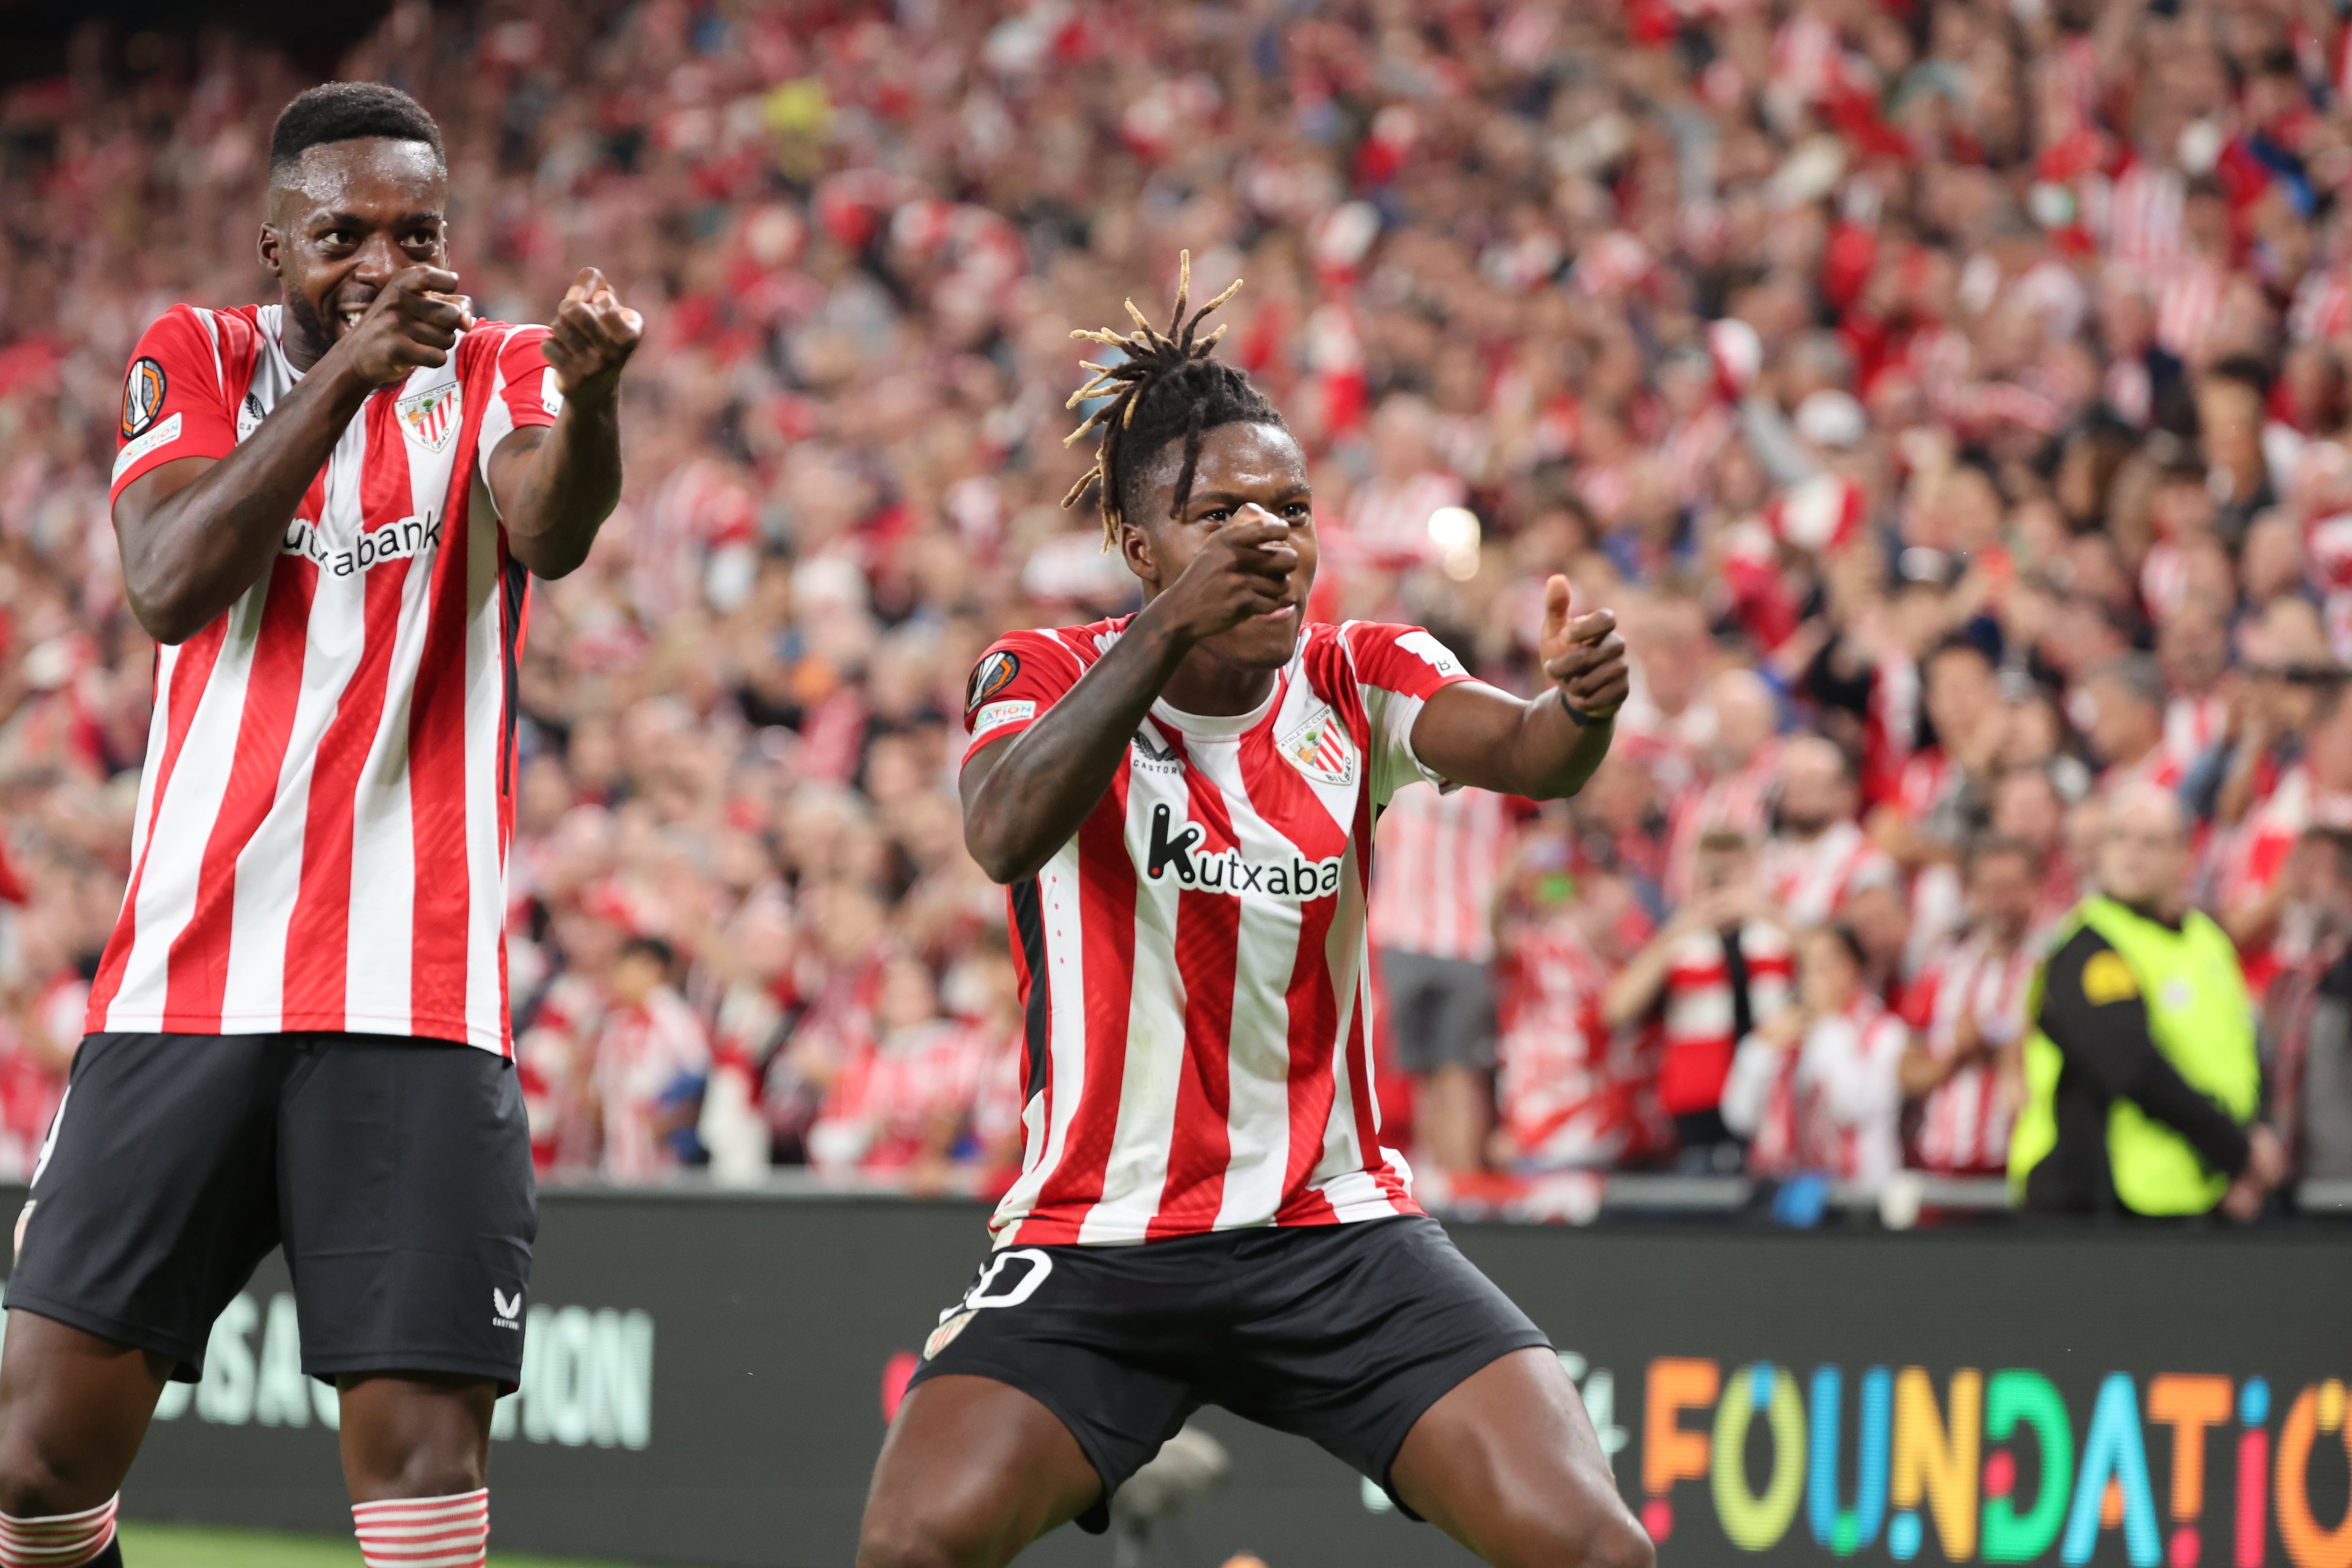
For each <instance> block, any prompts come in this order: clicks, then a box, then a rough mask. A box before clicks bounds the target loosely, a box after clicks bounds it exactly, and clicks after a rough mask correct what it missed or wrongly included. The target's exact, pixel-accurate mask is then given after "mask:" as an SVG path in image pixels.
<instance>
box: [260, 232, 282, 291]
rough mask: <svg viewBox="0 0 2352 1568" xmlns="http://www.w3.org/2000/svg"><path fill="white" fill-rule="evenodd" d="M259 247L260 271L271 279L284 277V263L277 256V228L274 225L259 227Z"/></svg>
mask: <svg viewBox="0 0 2352 1568" xmlns="http://www.w3.org/2000/svg"><path fill="white" fill-rule="evenodd" d="M259 245H260V250H261V269H262V270H263V271H264V272H267V273H268V274H269V275H270V276H271V277H272V278H283V277H285V276H286V263H285V260H284V258H281V257H280V256H279V255H278V226H277V225H276V224H274V223H266V224H263V225H262V226H261V239H260V242H259Z"/></svg>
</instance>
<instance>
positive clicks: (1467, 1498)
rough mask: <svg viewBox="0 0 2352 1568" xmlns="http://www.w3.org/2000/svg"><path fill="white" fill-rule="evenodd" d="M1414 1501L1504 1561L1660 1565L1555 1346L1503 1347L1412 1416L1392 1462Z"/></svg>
mask: <svg viewBox="0 0 2352 1568" xmlns="http://www.w3.org/2000/svg"><path fill="white" fill-rule="evenodd" d="M1390 1484H1391V1487H1392V1488H1393V1489H1395V1492H1396V1495H1397V1497H1398V1498H1399V1499H1400V1500H1402V1502H1403V1503H1404V1504H1405V1505H1406V1506H1407V1507H1408V1508H1410V1509H1412V1510H1413V1511H1414V1512H1415V1513H1418V1514H1420V1515H1421V1516H1422V1517H1423V1519H1426V1520H1428V1521H1430V1522H1431V1523H1433V1524H1435V1525H1436V1526H1438V1528H1440V1529H1441V1530H1444V1531H1445V1532H1446V1533H1447V1534H1448V1535H1451V1536H1453V1537H1454V1539H1455V1540H1456V1541H1459V1542H1462V1543H1463V1544H1464V1545H1465V1546H1466V1547H1468V1548H1469V1549H1470V1550H1471V1551H1473V1552H1476V1553H1478V1555H1479V1556H1481V1557H1483V1558H1485V1559H1486V1561H1487V1562H1489V1563H1496V1564H1498V1565H1500V1568H1580V1565H1587V1568H1653V1565H1654V1561H1655V1554H1654V1552H1653V1551H1652V1549H1651V1546H1650V1541H1649V1537H1648V1536H1646V1535H1644V1534H1643V1531H1642V1527H1641V1526H1640V1525H1639V1524H1638V1523H1636V1522H1635V1521H1634V1519H1633V1512H1632V1510H1629V1509H1628V1508H1627V1507H1626V1506H1625V1502H1624V1500H1623V1499H1622V1497H1621V1496H1620V1495H1619V1494H1618V1491H1617V1483H1616V1480H1615V1479H1614V1478H1613V1477H1612V1474H1611V1473H1610V1468H1609V1459H1608V1456H1607V1454H1606V1453H1604V1452H1603V1451H1602V1449H1601V1440H1600V1438H1599V1436H1597V1435H1596V1434H1595V1433H1594V1432H1593V1429H1592V1422H1591V1418H1590V1417H1588V1416H1587V1415H1585V1412H1584V1405H1583V1402H1582V1401H1581V1400H1580V1399H1579V1398H1578V1397H1577V1393H1576V1385H1575V1384H1573V1383H1572V1382H1570V1380H1569V1376H1568V1373H1567V1372H1566V1371H1565V1370H1564V1369H1563V1368H1562V1367H1561V1366H1560V1364H1559V1357H1558V1356H1556V1355H1554V1354H1553V1353H1552V1352H1550V1351H1549V1350H1538V1349H1528V1350H1521V1351H1517V1352H1513V1353H1511V1354H1509V1355H1507V1356H1503V1357H1501V1358H1499V1359H1498V1360H1496V1361H1494V1362H1492V1363H1488V1364H1487V1365H1486V1366H1485V1367H1483V1368H1481V1369H1480V1370H1479V1371H1478V1372H1476V1373H1473V1374H1472V1375H1471V1376H1469V1377H1468V1378H1465V1380H1464V1381H1463V1382H1462V1383H1461V1384H1459V1385H1457V1386H1456V1387H1455V1388H1454V1389H1453V1390H1452V1391H1451V1392H1450V1393H1448V1394H1445V1395H1444V1397H1443V1398H1441V1399H1440V1400H1438V1401H1437V1403H1436V1404H1434V1405H1431V1406H1430V1407H1429V1410H1428V1411H1427V1413H1426V1414H1424V1415H1423V1416H1422V1417H1421V1419H1420V1420H1419V1421H1417V1422H1415V1423H1414V1424H1413V1427H1412V1431H1411V1432H1410V1433H1408V1434H1407V1435H1406V1436H1405V1440H1404V1446H1403V1447H1402V1448H1400V1449H1399V1450H1398V1451H1397V1456H1396V1461H1395V1463H1394V1465H1393V1466H1392V1467H1391V1470H1390Z"/></svg>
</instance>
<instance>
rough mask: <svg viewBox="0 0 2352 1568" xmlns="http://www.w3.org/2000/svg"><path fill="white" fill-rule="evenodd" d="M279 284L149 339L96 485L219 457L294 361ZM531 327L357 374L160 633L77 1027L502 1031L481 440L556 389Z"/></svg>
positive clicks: (501, 710)
mask: <svg viewBox="0 0 2352 1568" xmlns="http://www.w3.org/2000/svg"><path fill="white" fill-rule="evenodd" d="M278 312H279V307H278V306H276V305H264V306H245V307H242V308H240V309H238V310H198V309H194V308H192V307H190V306H185V305H179V306H174V307H173V309H172V310H170V311H168V312H167V313H166V314H165V315H164V316H163V318H162V319H161V320H159V321H156V322H155V324H154V325H153V326H152V327H150V328H148V329H147V332H146V335H145V336H143V337H142V338H141V339H140V342H139V348H138V353H137V356H136V357H135V358H134V359H133V360H132V362H131V375H130V384H129V386H128V389H127V390H126V392H125V394H124V398H123V424H122V439H123V446H122V448H121V455H120V456H119V457H118V458H116V461H115V465H114V494H115V495H116V496H118V497H119V496H121V493H122V489H123V487H125V486H126V485H129V484H131V482H132V481H134V480H136V479H139V478H140V477H141V476H142V475H143V474H145V473H147V472H148V471H149V470H150V469H152V468H158V467H161V466H162V465H163V464H166V463H171V462H175V461H177V460H179V459H180V458H224V457H226V456H227V455H228V454H229V453H230V452H232V451H233V450H235V449H236V446H237V444H238V443H239V442H241V441H243V440H245V439H246V438H247V437H249V436H251V435H252V434H253V432H254V430H255V429H256V428H257V427H258V426H259V425H260V424H261V421H262V420H263V419H264V418H265V417H266V416H268V413H269V411H270V410H271V409H272V408H273V407H275V406H276V405H277V404H278V401H279V400H280V399H281V398H283V397H285V396H286V395H288V394H289V393H290V392H291V391H292V390H293V388H294V385H295V384H296V382H297V381H298V380H299V373H298V372H297V371H296V370H295V369H294V368H293V366H292V365H291V364H290V363H289V362H288V361H287V358H286V352H285V348H284V345H283V343H282V342H281V339H280V331H279V316H278ZM545 336H546V330H545V329H544V328H541V327H510V326H507V325H504V324H501V323H499V322H483V323H481V324H478V325H477V326H476V327H474V328H473V329H472V330H471V331H467V333H465V334H464V335H463V336H462V337H461V338H460V339H459V340H458V343H457V349H456V351H455V352H454V353H451V354H450V356H449V359H448V363H446V364H444V365H441V366H440V367H438V368H436V369H419V370H417V371H416V372H415V374H411V375H410V376H409V377H408V378H407V379H406V380H405V381H404V382H400V383H398V384H394V385H391V386H387V387H385V388H383V390H382V391H379V392H378V393H376V394H375V395H373V396H372V397H370V398H369V399H368V400H367V402H366V404H365V405H363V406H362V410H361V412H360V414H359V416H357V417H356V418H354V419H353V420H352V423H351V426H350V427H349V428H347V429H346V430H345V431H344V432H343V434H342V436H341V439H340V440H338V441H337V443H336V445H335V448H334V450H333V452H332V453H331V455H330V456H329V457H328V459H327V463H326V466H325V467H324V468H320V471H319V473H318V476H317V477H316V478H315V479H312V480H311V483H310V490H309V491H308V493H307V494H305V495H304V497H303V498H302V500H301V501H300V502H299V505H298V506H297V507H296V509H295V515H294V518H293V520H292V521H289V523H288V524H287V527H286V536H285V540H284V542H283V544H282V546H281V547H280V550H279V552H278V557H277V560H276V561H275V562H274V563H272V564H271V567H270V570H269V572H268V574H267V575H265V576H264V577H263V578H262V579H261V580H260V581H259V582H257V583H256V584H254V585H253V586H252V587H251V588H249V589H247V591H246V593H245V595H243V596H242V597H241V598H239V599H238V600H237V601H236V604H235V605H231V606H230V607H229V609H228V610H227V611H226V613H224V614H223V615H222V616H219V617H218V618H217V619H215V621H214V622H213V623H212V624H211V625H210V626H206V627H205V628H204V629H203V630H202V631H200V632H198V633H197V634H196V635H195V636H194V637H190V638H189V639H188V640H187V641H186V642H184V643H182V644H180V645H178V646H177V647H166V648H163V650H161V653H160V655H159V657H158V658H157V663H156V674H155V713H154V721H153V724H152V729H151V731H150V733H149V739H148V748H147V766H146V773H145V776H144V777H143V778H142V781H141V784H140V790H139V805H138V815H137V817H136V825H135V826H134V828H133V837H132V842H131V865H132V869H131V882H130V889H129V891H128V893H127V894H126V895H125V897H124V900H123V905H122V912H121V917H120V919H119V920H118V921H117V923H116V925H115V929H114V934H113V936H112V938H111V939H110V941H109V942H108V943H107V947H106V954H105V958H104V960H103V961H102V962H101V963H100V968H99V973H98V978H97V981H96V983H95V984H94V985H93V987H92V990H91V994H90V1006H89V1028H90V1029H91V1030H92V1031H100V1030H133V1031H169V1032H173V1033H182V1034H200V1035H201V1034H260V1033H271V1032H275V1031H278V1030H295V1029H326V1030H349V1031H352V1032H355V1033H361V1034H383V1035H418V1036H425V1037H431V1038H435V1039H446V1040H461V1041H465V1042H467V1043H468V1044H471V1045H475V1046H478V1047H482V1048H483V1049H485V1050H492V1051H504V1050H506V1049H507V1048H508V1016H507V998H506V947H505V943H504V942H502V941H501V940H500V935H501V922H502V918H503V915H504V897H505V893H504V889H505V882H506V856H507V842H508V839H509V836H510V834H511V831H512V824H513V802H512V792H511V789H510V787H509V785H510V782H511V781H510V777H509V775H510V773H511V771H512V762H513V757H512V745H511V742H512V738H513V723H514V699H513V690H514V680H515V664H516V658H517V654H518V652H519V650H520V645H521V640H522V629H523V603H524V586H525V578H524V573H523V569H522V566H521V565H520V563H517V562H515V561H513V560H511V559H510V558H509V555H508V553H507V543H506V534H505V530H504V529H503V528H501V527H500V525H499V518H498V512H497V510H496V507H495V504H494V503H493V502H492V500H491V499H490V496H489V487H488V478H487V476H488V468H489V458H490V454H491V453H492V452H493V451H494V450H495V449H496V448H497V447H498V445H499V442H500V441H502V440H504V439H505V438H506V437H507V436H508V435H509V433H511V432H512V431H513V430H514V429H515V428H516V427H518V426H526V425H549V424H552V423H553V422H554V419H555V415H556V411H557V410H558V409H559V408H560V407H561V406H562V395H561V394H560V393H559V392H558V391H557V390H556V386H555V382H554V378H553V376H552V374H551V373H550V372H549V370H548V366H547V363H546V362H545V360H544V359H543V358H542V357H541V353H540V349H539V345H540V342H541V339H542V338H544V337H545Z"/></svg>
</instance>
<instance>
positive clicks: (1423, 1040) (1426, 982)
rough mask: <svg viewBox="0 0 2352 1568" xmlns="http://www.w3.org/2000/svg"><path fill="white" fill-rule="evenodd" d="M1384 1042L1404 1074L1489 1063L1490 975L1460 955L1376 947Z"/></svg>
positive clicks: (1492, 1021)
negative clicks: (1385, 1000) (1384, 996)
mask: <svg viewBox="0 0 2352 1568" xmlns="http://www.w3.org/2000/svg"><path fill="white" fill-rule="evenodd" d="M1380 974H1381V984H1382V985H1384V986H1386V987H1387V988H1388V994H1389V1042H1390V1044H1391V1045H1392V1046H1393V1047H1395V1048H1396V1058H1397V1066H1399V1067H1400V1068H1403V1069H1404V1070H1405V1071H1406V1072H1409V1073H1431V1072H1435V1071H1436V1070H1437V1069H1438V1068H1444V1067H1465V1068H1491V1067H1493V1066H1494V1065H1495V978H1494V976H1493V975H1492V974H1490V973H1487V970H1486V965H1485V964H1483V963H1473V962H1472V961H1470V960H1469V959H1466V958H1432V957H1431V956H1430V955H1429V954H1427V953H1425V952H1405V951H1404V950H1403V949H1402V948H1394V947H1384V948H1382V949H1381V966H1380Z"/></svg>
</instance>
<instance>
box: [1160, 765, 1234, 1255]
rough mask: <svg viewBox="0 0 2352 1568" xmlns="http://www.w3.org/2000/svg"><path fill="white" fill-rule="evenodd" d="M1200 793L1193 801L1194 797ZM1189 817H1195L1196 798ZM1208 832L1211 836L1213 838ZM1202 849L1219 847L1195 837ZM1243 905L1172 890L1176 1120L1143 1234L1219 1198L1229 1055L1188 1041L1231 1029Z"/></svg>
mask: <svg viewBox="0 0 2352 1568" xmlns="http://www.w3.org/2000/svg"><path fill="white" fill-rule="evenodd" d="M1199 798H1200V797H1199V793H1198V792H1197V791H1196V792H1195V794H1194V800H1195V802H1196V803H1197V802H1198V800H1199ZM1194 809H1195V812H1196V816H1194V819H1193V820H1194V821H1195V822H1199V821H1200V816H1199V815H1197V813H1198V812H1199V806H1198V805H1197V804H1196V805H1195V808H1194ZM1212 837H1214V836H1212ZM1201 847H1202V848H1203V849H1213V848H1223V847H1224V846H1223V845H1222V844H1218V845H1214V846H1213V845H1212V844H1211V843H1210V841H1209V840H1206V839H1204V840H1202V845H1201ZM1241 921H1242V906H1241V900H1238V899H1234V898H1231V897H1228V896H1227V895H1225V894H1223V893H1198V892H1192V891H1186V892H1181V893H1179V894H1177V895H1176V969H1177V973H1180V974H1181V975H1182V976H1183V977H1184V1041H1185V1050H1184V1055H1183V1059H1182V1065H1181V1068H1179V1069H1178V1072H1179V1076H1178V1079H1177V1082H1176V1124H1175V1130H1174V1135H1173V1137H1172V1139H1171V1142H1170V1145H1169V1149H1168V1179H1167V1180H1166V1181H1165V1182H1164V1183H1162V1184H1161V1185H1160V1211H1159V1213H1157V1214H1155V1215H1152V1216H1151V1222H1150V1225H1149V1226H1146V1227H1145V1229H1144V1232H1143V1237H1144V1239H1145V1240H1146V1241H1157V1240H1159V1239H1160V1237H1163V1236H1171V1235H1182V1234H1184V1233H1186V1232H1189V1231H1196V1230H1207V1229H1209V1228H1211V1227H1212V1226H1213V1225H1214V1224H1215V1223H1216V1218H1217V1209H1218V1207H1219V1205H1222V1204H1223V1202H1224V1196H1225V1166H1226V1164H1227V1163H1229V1162H1230V1161H1231V1160H1232V1159H1233V1152H1234V1151H1233V1129H1232V1127H1231V1126H1230V1125H1229V1124H1228V1118H1230V1117H1231V1116H1232V1114H1233V1108H1234V1101H1233V1078H1232V1064H1231V1062H1230V1060H1229V1059H1228V1054H1227V1053H1226V1052H1224V1051H1219V1050H1205V1049H1196V1048H1194V1045H1195V1042H1202V1041H1210V1040H1216V1041H1224V1040H1230V1039H1232V1038H1233V1034H1234V964H1235V960H1236V958H1237V956H1238V954H1239V951H1240V947H1241Z"/></svg>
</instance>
